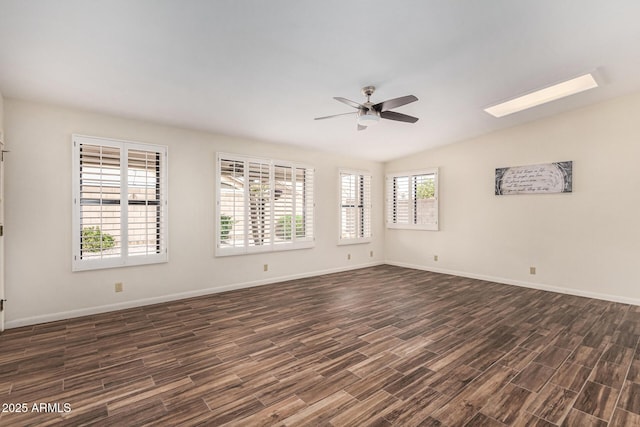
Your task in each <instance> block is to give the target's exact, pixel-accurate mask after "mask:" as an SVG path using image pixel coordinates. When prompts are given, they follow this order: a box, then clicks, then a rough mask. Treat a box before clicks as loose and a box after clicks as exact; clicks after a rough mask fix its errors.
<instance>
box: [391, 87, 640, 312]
mask: <svg viewBox="0 0 640 427" xmlns="http://www.w3.org/2000/svg"><path fill="white" fill-rule="evenodd" d="M638 113H640V94H636V95H634V96H628V97H624V98H619V99H616V100H612V101H608V102H606V103H602V104H599V105H596V106H593V107H589V108H584V109H580V110H576V111H573V112H569V113H565V114H562V115H558V116H555V117H552V118H548V119H544V120H540V121H537V122H534V123H529V124H527V125H523V126H518V127H514V128H511V129H507V130H504V131H500V132H496V133H492V134H489V135H485V136H481V137H478V138H475V139H471V140H467V141H463V142H460V143H457V144H453V145H448V146H443V147H441V148H438V149H434V150H430V151H425V152H422V153H420V154H418V155H412V156H410V157H407V158H404V159H399V160H396V161H392V162H389V163H388V164H386V165H385V169H386V171H387V172H397V171H402V170H415V169H424V168H426V167H439V168H440V187H439V190H440V231H437V232H432V231H408V230H386V239H385V250H386V259H387V261H388V262H391V263H395V264H400V265H407V266H414V267H418V268H424V269H427V270H434V271H443V272H451V273H455V274H460V275H464V276H470V277H479V278H487V279H489V280H495V281H499V282H503V283H511V284H519V285H525V286H531V287H538V288H543V289H552V290H556V291H560V292H567V293H573V294H578V295H588V296H596V297H600V298H604V299H611V300H617V301H626V302H632V303H636V304H640V286H639V285H640V269H638V268H637V265H638V260H640V221H639V218H640V167H639V164H640V163H639V162H640V120H638ZM564 160H572V161H573V193H570V194H545V195H511V196H495V195H494V170H495V168H497V167H505V166H517V165H529V164H536V163H548V162H555V161H564ZM434 255H438V256H439V261H437V262H435V261H433V256H434ZM530 266H535V267H536V269H537V274H536V275H530V274H529V267H530Z"/></svg>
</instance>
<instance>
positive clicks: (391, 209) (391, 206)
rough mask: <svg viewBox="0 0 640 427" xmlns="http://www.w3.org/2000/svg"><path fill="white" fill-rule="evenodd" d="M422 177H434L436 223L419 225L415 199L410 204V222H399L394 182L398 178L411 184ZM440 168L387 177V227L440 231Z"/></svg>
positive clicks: (400, 173) (388, 175) (410, 200)
mask: <svg viewBox="0 0 640 427" xmlns="http://www.w3.org/2000/svg"><path fill="white" fill-rule="evenodd" d="M421 175H433V176H434V199H435V200H434V204H435V222H434V223H418V222H417V221H416V218H417V215H416V212H415V198H412V197H410V198H409V203H408V215H407V216H408V222H397V218H395V212H396V200H395V199H394V194H393V182H394V179H396V178H408V180H409V183H411V182H413V179H414V178H415V177H418V176H421ZM438 186H439V185H438V168H430V169H422V170H419V171H410V172H393V173H388V174H387V175H386V185H385V192H386V220H385V222H386V226H387V228H392V229H409V230H430V231H438V230H439V218H438V210H439V208H438V200H439V196H438Z"/></svg>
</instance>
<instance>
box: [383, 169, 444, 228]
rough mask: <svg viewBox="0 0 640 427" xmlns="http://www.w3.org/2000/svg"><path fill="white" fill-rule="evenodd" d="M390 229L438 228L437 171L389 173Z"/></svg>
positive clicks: (387, 200)
mask: <svg viewBox="0 0 640 427" xmlns="http://www.w3.org/2000/svg"><path fill="white" fill-rule="evenodd" d="M386 202H387V207H386V213H387V219H386V223H387V227H388V228H417V229H423V230H437V229H438V171H437V169H429V170H425V171H420V172H413V173H397V174H390V175H387V179H386Z"/></svg>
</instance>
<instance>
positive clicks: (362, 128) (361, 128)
mask: <svg viewBox="0 0 640 427" xmlns="http://www.w3.org/2000/svg"><path fill="white" fill-rule="evenodd" d="M366 128H367V127H366V126H362V125H360V124H359V125H358V130H365V129H366Z"/></svg>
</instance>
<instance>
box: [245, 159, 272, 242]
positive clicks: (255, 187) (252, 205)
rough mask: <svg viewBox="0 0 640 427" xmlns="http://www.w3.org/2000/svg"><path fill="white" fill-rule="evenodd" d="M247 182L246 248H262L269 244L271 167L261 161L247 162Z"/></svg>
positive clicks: (270, 228) (270, 226) (270, 227)
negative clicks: (247, 233)
mask: <svg viewBox="0 0 640 427" xmlns="http://www.w3.org/2000/svg"><path fill="white" fill-rule="evenodd" d="M247 174H248V181H247V185H246V190H247V191H248V193H249V194H248V197H249V209H248V212H249V218H248V221H247V224H248V225H249V239H248V246H258V247H261V246H264V245H269V244H270V243H271V239H272V237H271V230H272V225H273V221H272V219H271V217H272V210H271V206H272V197H271V165H270V164H269V163H268V162H263V161H249V162H247Z"/></svg>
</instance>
